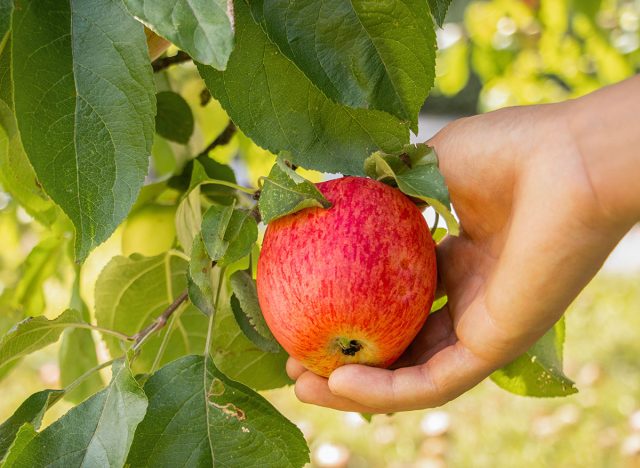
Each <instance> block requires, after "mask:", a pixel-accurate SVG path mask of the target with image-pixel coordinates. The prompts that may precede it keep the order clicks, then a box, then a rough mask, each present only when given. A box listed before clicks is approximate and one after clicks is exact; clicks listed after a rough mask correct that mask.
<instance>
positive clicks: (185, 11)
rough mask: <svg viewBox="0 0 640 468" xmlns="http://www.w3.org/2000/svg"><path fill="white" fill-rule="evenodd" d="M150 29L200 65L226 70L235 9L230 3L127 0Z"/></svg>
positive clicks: (231, 46)
mask: <svg viewBox="0 0 640 468" xmlns="http://www.w3.org/2000/svg"><path fill="white" fill-rule="evenodd" d="M124 3H125V5H126V6H127V8H128V9H129V11H131V13H132V14H133V15H135V16H136V17H137V18H139V19H140V20H141V21H142V22H143V23H144V24H145V25H147V27H148V28H149V29H152V30H153V31H154V32H155V33H156V34H158V35H159V36H162V37H164V38H165V39H168V40H169V41H171V42H173V43H174V44H175V45H177V46H178V47H180V48H181V49H182V50H184V51H186V52H188V53H189V55H191V56H192V57H193V58H194V59H195V60H197V61H198V62H202V63H204V64H207V65H211V66H213V67H215V68H217V69H218V70H224V68H225V67H226V64H227V61H228V60H229V54H231V50H232V49H233V17H232V16H233V10H231V11H229V10H228V9H227V5H228V2H227V0H124Z"/></svg>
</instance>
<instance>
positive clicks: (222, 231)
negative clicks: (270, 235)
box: [202, 205, 258, 267]
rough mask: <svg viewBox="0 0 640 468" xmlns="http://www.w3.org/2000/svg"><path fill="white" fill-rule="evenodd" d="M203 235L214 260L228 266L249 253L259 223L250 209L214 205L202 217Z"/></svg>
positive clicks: (256, 235) (220, 264) (256, 234)
mask: <svg viewBox="0 0 640 468" xmlns="http://www.w3.org/2000/svg"><path fill="white" fill-rule="evenodd" d="M202 238H203V239H204V244H205V246H206V248H207V252H209V256H210V257H211V259H212V260H214V261H216V262H217V263H218V265H219V266H221V267H225V266H228V265H230V264H231V263H233V262H236V261H238V260H240V259H241V258H243V257H246V256H247V255H249V253H250V252H251V248H252V247H253V244H255V242H256V240H257V239H258V223H257V222H256V220H255V218H254V217H253V216H252V215H251V213H250V212H249V211H247V210H240V209H234V205H231V206H219V205H212V206H211V207H209V209H208V210H207V211H206V212H205V214H204V215H203V217H202Z"/></svg>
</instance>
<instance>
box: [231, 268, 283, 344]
mask: <svg viewBox="0 0 640 468" xmlns="http://www.w3.org/2000/svg"><path fill="white" fill-rule="evenodd" d="M229 282H230V283H231V289H232V291H233V295H232V296H231V310H232V311H233V316H234V317H235V319H236V322H238V326H239V327H240V329H241V330H242V332H243V333H244V334H245V336H246V337H247V338H249V339H250V340H251V342H252V343H253V344H255V345H256V346H257V347H258V348H260V349H261V350H263V351H266V352H268V353H278V352H280V351H281V350H282V348H281V347H280V345H279V344H278V342H277V341H276V339H275V338H274V337H273V334H272V333H271V330H269V327H268V326H267V322H265V320H264V317H263V315H262V310H261V309H260V304H259V303H258V291H257V290H256V282H255V281H254V279H253V278H252V277H251V275H250V274H249V273H247V272H246V271H244V270H241V271H236V272H235V273H233V274H232V275H231V277H230V278H229Z"/></svg>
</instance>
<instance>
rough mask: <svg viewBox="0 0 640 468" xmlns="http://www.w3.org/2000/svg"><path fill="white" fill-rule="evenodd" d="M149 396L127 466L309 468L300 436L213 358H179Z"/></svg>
mask: <svg viewBox="0 0 640 468" xmlns="http://www.w3.org/2000/svg"><path fill="white" fill-rule="evenodd" d="M144 390H145V393H146V394H147V396H148V398H149V409H148V411H147V414H146V416H145V418H144V419H143V421H142V422H141V423H140V425H139V426H138V429H137V430H136V434H135V438H134V441H133V444H132V446H131V451H130V453H129V458H128V460H127V463H128V464H130V465H131V466H167V467H168V466H196V467H205V466H214V463H215V465H217V466H243V467H245V466H246V467H249V466H273V467H275V466H277V467H302V466H304V465H305V463H308V462H309V450H308V448H307V445H306V442H305V440H304V437H303V436H302V433H301V432H300V430H299V429H298V428H297V427H296V426H295V425H294V424H292V423H291V422H290V421H288V420H287V419H286V418H285V417H284V416H282V415H281V414H280V413H278V411H277V410H276V409H275V408H274V407H273V406H271V404H270V403H269V402H267V400H265V399H264V398H263V397H261V396H260V395H258V394H257V393H255V392H254V391H252V390H251V389H249V388H248V387H246V386H244V385H242V384H240V383H238V382H234V381H233V380H231V379H229V378H228V377H227V376H225V375H224V374H223V373H222V372H220V371H219V370H218V369H217V368H216V367H215V365H214V364H213V362H212V361H211V359H205V358H204V357H203V356H185V357H183V358H181V359H178V360H177V361H174V362H172V363H170V364H168V365H166V366H165V367H163V368H162V369H160V370H159V371H158V372H156V373H155V374H154V375H152V376H151V377H150V378H149V380H147V382H146V383H145V386H144ZM249 447H250V449H249ZM214 461H215V462H214Z"/></svg>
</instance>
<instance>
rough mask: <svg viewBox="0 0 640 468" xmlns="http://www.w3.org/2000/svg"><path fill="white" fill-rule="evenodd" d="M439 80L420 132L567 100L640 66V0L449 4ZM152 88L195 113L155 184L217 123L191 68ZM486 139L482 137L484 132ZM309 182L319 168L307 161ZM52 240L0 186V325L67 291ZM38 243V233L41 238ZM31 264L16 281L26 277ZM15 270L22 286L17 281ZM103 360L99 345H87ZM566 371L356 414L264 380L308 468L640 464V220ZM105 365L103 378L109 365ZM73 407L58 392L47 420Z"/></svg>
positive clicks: (243, 167)
mask: <svg viewBox="0 0 640 468" xmlns="http://www.w3.org/2000/svg"><path fill="white" fill-rule="evenodd" d="M438 46H439V49H440V50H439V55H438V61H437V79H436V85H435V88H434V91H433V92H432V95H431V97H430V98H429V99H428V101H427V103H426V105H425V107H424V110H423V114H422V116H421V122H420V133H419V135H418V136H417V137H416V138H417V139H418V140H424V139H426V138H427V137H429V136H430V135H431V134H433V133H434V132H435V131H437V130H438V129H439V128H440V127H442V126H443V125H445V124H446V122H448V121H450V120H452V119H454V118H456V117H458V116H461V115H468V114H472V113H475V112H485V111H490V110H493V109H497V108H500V107H504V106H509V105H520V104H536V103H544V102H554V101H561V100H565V99H569V98H572V97H577V96H580V95H583V94H585V93H588V92H590V91H592V90H594V89H597V88H599V87H601V86H603V85H607V84H610V83H615V82H617V81H620V80H622V79H624V78H627V77H629V76H632V75H633V74H634V73H637V72H638V70H639V69H640V0H633V1H615V0H602V1H597V0H573V1H570V0H546V1H536V0H528V1H525V0H522V1H518V0H492V1H473V2H468V1H460V0H453V5H452V7H451V10H450V14H449V15H448V17H447V23H446V24H445V25H444V27H443V28H442V29H441V30H439V31H438ZM157 86H158V89H159V90H163V89H173V90H175V91H179V92H181V93H182V94H183V95H184V96H185V97H186V98H187V100H188V101H189V103H190V104H191V105H192V108H193V110H194V113H195V117H196V122H197V124H198V126H197V130H196V134H195V135H194V136H193V137H192V139H191V141H190V143H189V145H188V146H187V147H186V148H185V147H180V146H178V145H174V144H172V143H168V142H166V141H165V140H161V139H160V140H158V141H157V143H156V144H155V145H154V150H153V167H152V174H151V177H150V180H156V181H157V180H162V179H163V178H166V177H167V175H168V174H170V173H173V172H174V171H175V170H176V167H180V166H181V165H182V164H184V162H185V161H186V160H187V158H188V157H189V155H190V154H196V153H197V152H198V151H199V150H200V149H201V148H202V147H203V146H204V144H205V143H206V142H208V141H211V139H212V138H214V137H215V136H216V135H217V134H219V133H220V132H221V131H222V130H223V129H224V127H225V125H226V121H227V117H226V115H225V113H224V111H223V110H222V109H221V108H220V106H219V105H218V104H217V103H216V102H215V101H213V100H212V101H209V102H208V103H207V104H206V105H202V104H201V98H202V96H201V92H202V89H203V85H202V83H201V82H200V81H199V80H198V79H196V75H195V72H194V70H193V68H192V66H190V65H184V66H180V67H175V68H173V69H172V70H171V71H170V73H169V74H168V75H166V76H165V75H159V76H158V77H157ZM481 143H482V142H478V144H481ZM211 156H212V157H214V158H215V159H218V160H219V161H220V162H225V163H230V164H231V165H232V167H234V168H236V169H237V172H238V175H239V182H241V183H245V184H252V185H255V184H256V181H257V178H258V177H259V176H260V175H263V174H265V173H266V172H267V171H268V169H269V167H270V166H271V165H272V163H273V156H272V155H269V154H268V153H267V152H265V151H264V150H262V149H260V148H258V147H256V146H255V145H254V144H253V143H252V142H251V141H250V140H248V139H247V138H246V137H244V136H243V135H241V134H239V135H236V136H234V138H233V140H232V141H231V143H230V144H229V145H228V146H226V147H222V148H217V149H216V150H214V152H213V153H212V154H211ZM306 175H307V176H309V177H311V178H315V180H319V178H320V177H321V175H319V174H313V173H307V174H306ZM125 230H126V227H124V228H123V227H121V228H119V229H118V231H117V232H116V233H115V234H114V235H113V236H112V238H111V239H110V240H109V241H108V242H107V243H105V244H104V245H102V246H101V247H99V248H98V249H97V250H96V251H95V252H94V253H93V254H92V255H91V256H90V258H89V260H88V261H87V263H86V265H85V266H84V267H83V271H82V292H83V296H84V299H85V300H86V301H87V303H88V305H89V308H90V309H91V310H92V308H93V285H94V282H95V280H96V278H97V276H98V274H99V272H100V270H101V268H102V267H103V266H104V265H105V263H106V262H107V261H108V260H109V259H110V258H111V257H112V256H113V255H118V254H120V253H122V238H123V231H125ZM48 236H50V234H49V233H48V232H46V231H45V230H44V229H43V228H42V227H40V226H39V225H38V224H37V223H36V222H34V221H33V220H32V219H31V218H30V217H29V215H27V214H26V212H25V211H24V210H22V209H21V208H20V207H19V206H17V205H16V203H15V202H14V201H13V200H12V199H11V197H10V196H9V195H7V194H6V193H4V192H1V191H0V239H1V241H2V242H1V249H0V292H2V291H4V292H5V293H7V294H4V297H8V292H9V291H11V301H13V302H11V301H0V307H1V308H0V332H4V331H6V330H7V328H8V327H10V326H11V325H12V324H13V323H15V321H17V319H16V318H15V317H14V316H13V314H12V310H13V308H14V307H17V306H18V305H19V306H20V308H21V309H23V310H27V311H32V312H31V313H32V314H40V313H41V312H42V311H43V310H44V311H45V315H47V316H49V317H54V316H56V315H58V314H59V313H60V312H61V311H62V310H64V309H65V308H66V307H67V306H68V304H69V300H70V289H71V288H70V285H71V282H72V281H73V275H74V271H73V266H72V265H71V263H70V262H69V260H68V255H67V253H66V252H65V251H64V249H66V248H67V247H65V246H63V245H61V246H60V247H57V248H54V249H42V254H41V255H39V256H38V255H35V256H34V255H32V256H31V257H30V259H29V264H27V265H25V264H24V262H25V259H26V257H27V254H28V253H29V252H30V251H31V249H32V248H33V247H34V246H36V245H39V244H40V243H41V242H43V241H46V239H47V238H48ZM40 245H41V244H40ZM26 274H28V275H31V276H32V277H30V278H29V280H28V281H24V278H23V276H24V275H26ZM20 278H22V279H23V281H21V283H20V284H21V286H20V288H21V289H20V290H19V291H16V290H15V287H14V286H15V285H16V284H17V282H18V280H19V279H20ZM57 346H58V345H52V346H50V347H48V348H45V349H44V350H43V351H40V352H38V353H35V354H33V355H31V356H29V357H28V358H27V359H25V360H24V361H23V362H22V363H21V364H20V365H19V366H17V367H16V368H15V369H14V370H13V371H12V372H11V373H10V374H9V375H8V376H6V377H5V378H4V380H3V381H2V384H1V386H0V391H1V397H0V420H4V419H5V418H6V417H8V416H9V415H10V414H11V413H12V412H13V411H14V410H15V408H16V407H17V406H18V405H19V404H20V403H21V402H22V401H23V400H24V399H25V398H26V397H27V396H28V395H30V394H31V393H33V392H35V391H37V390H39V389H42V388H44V387H49V388H52V387H56V386H57V385H59V375H60V372H59V368H58V364H57V353H58V347H57ZM98 355H99V356H100V357H101V358H102V359H103V360H104V359H107V358H106V351H105V350H104V349H102V348H100V349H98ZM564 355H565V371H566V374H567V375H568V376H569V377H571V378H572V379H574V380H575V381H576V383H577V386H578V388H579V390H580V391H579V393H578V394H576V395H573V396H571V397H567V398H562V399H548V400H545V399H526V398H522V397H518V396H514V395H511V394H508V393H506V392H504V391H503V390H500V389H498V388H497V387H496V386H495V385H494V384H492V383H491V382H488V381H487V382H484V383H483V384H481V385H479V386H478V387H477V388H476V389H474V390H473V391H471V392H469V393H468V394H466V395H464V396H463V397H461V398H459V399H458V400H456V401H454V402H452V403H449V404H447V405H445V406H444V407H442V408H438V409H434V410H427V411H416V412H411V413H404V414H395V415H390V416H384V415H382V416H375V417H374V418H373V420H372V422H370V423H369V422H367V421H365V420H364V419H363V418H362V417H361V416H360V415H359V414H357V413H340V412H337V411H332V410H327V409H323V408H317V407H311V406H309V405H304V404H302V403H299V402H298V401H297V400H296V399H295V397H294V396H293V392H292V389H291V388H285V389H280V390H276V391H269V392H266V393H265V395H266V396H267V398H269V399H270V400H271V401H272V402H273V403H274V404H275V405H276V406H277V407H278V409H279V410H280V411H282V412H283V413H284V414H285V415H286V416H288V417H289V418H290V419H292V420H293V421H294V422H295V423H296V424H298V426H299V427H300V429H302V431H303V432H304V434H305V436H306V438H307V440H308V442H309V445H310V447H311V451H312V464H313V465H314V466H319V467H345V466H349V467H382V466H385V467H386V466H389V467H421V468H440V467H446V466H452V467H503V466H505V467H523V466H524V467H528V466H536V467H538V466H550V467H574V466H575V467H591V466H594V467H612V466H614V467H618V466H621V467H636V466H640V229H638V227H636V228H635V229H634V230H633V231H632V232H631V233H630V234H629V235H628V236H627V237H626V238H625V239H624V240H623V242H622V243H621V245H620V246H619V247H618V249H617V250H616V251H615V252H614V253H613V254H612V256H611V258H610V259H609V260H608V262H607V264H606V265H605V268H604V269H603V270H602V271H601V272H600V273H599V274H598V276H597V277H596V278H595V279H594V280H593V282H592V283H591V284H590V285H589V286H588V287H587V289H586V290H585V291H584V292H583V293H582V295H581V296H580V297H579V298H578V299H577V300H576V301H575V303H574V304H573V305H572V307H571V309H570V311H569V312H568V315H567V338H566V344H565V353H564ZM105 372H107V373H106V374H105V375H104V377H105V380H106V379H107V378H108V371H105ZM68 408H69V405H68V404H67V403H65V402H63V403H60V404H57V405H56V406H54V407H53V408H52V409H51V411H50V412H49V413H48V414H47V416H46V420H45V423H47V422H51V421H52V420H55V419H56V418H57V417H59V416H60V415H62V414H63V413H64V412H65V411H66V410H67V409H68Z"/></svg>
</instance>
